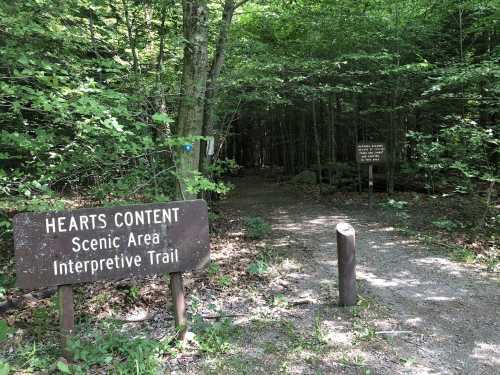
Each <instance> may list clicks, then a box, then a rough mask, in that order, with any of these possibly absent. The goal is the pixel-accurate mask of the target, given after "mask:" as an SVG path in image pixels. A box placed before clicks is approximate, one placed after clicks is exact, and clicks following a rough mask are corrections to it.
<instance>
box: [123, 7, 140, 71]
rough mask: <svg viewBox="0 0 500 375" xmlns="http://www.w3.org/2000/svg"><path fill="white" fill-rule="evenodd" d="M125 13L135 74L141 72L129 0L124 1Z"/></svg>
mask: <svg viewBox="0 0 500 375" xmlns="http://www.w3.org/2000/svg"><path fill="white" fill-rule="evenodd" d="M122 4H123V11H124V13H125V22H126V24H127V36H128V43H129V46H130V50H131V51H132V69H133V70H134V73H137V72H138V71H139V59H138V57H137V49H136V41H135V37H134V35H133V30H132V29H133V28H132V21H131V20H130V15H129V10H128V4H127V0H122Z"/></svg>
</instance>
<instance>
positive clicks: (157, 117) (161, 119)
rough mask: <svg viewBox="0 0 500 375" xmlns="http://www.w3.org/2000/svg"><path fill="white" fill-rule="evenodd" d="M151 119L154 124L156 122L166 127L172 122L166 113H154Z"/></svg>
mask: <svg viewBox="0 0 500 375" xmlns="http://www.w3.org/2000/svg"><path fill="white" fill-rule="evenodd" d="M152 118H153V121H154V122H156V123H157V124H161V125H168V124H170V123H172V122H173V121H174V120H173V119H172V118H171V117H170V116H169V115H167V114H166V113H155V114H154V115H153V117H152Z"/></svg>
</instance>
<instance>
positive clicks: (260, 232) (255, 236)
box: [245, 216, 272, 240]
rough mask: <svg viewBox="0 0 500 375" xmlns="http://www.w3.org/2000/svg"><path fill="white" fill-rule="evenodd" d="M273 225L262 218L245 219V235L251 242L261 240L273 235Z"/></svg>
mask: <svg viewBox="0 0 500 375" xmlns="http://www.w3.org/2000/svg"><path fill="white" fill-rule="evenodd" d="M271 230H272V228H271V224H269V223H267V222H266V221H265V220H264V219H263V218H261V217H258V216H256V217H249V218H247V219H245V234H246V237H248V238H250V239H251V240H259V239H261V238H264V237H265V236H266V235H268V234H269V233H271Z"/></svg>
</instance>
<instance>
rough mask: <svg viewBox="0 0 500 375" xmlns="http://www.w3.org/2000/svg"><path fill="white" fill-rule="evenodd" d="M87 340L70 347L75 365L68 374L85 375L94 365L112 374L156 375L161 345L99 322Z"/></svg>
mask: <svg viewBox="0 0 500 375" xmlns="http://www.w3.org/2000/svg"><path fill="white" fill-rule="evenodd" d="M87 336H88V338H82V339H75V340H73V341H72V342H71V344H70V349H71V351H72V353H73V356H74V360H75V361H76V364H75V365H71V366H70V370H71V371H72V373H75V374H86V373H88V371H89V370H90V369H91V368H92V367H93V366H95V365H97V366H102V367H104V368H106V369H108V370H107V371H109V372H110V373H116V374H124V375H125V374H131V375H132V374H134V375H135V374H151V375H153V374H156V373H157V371H158V368H159V361H158V356H159V355H160V353H161V351H162V346H163V344H162V343H161V342H158V341H156V340H151V339H148V338H146V337H143V336H142V335H136V333H135V332H122V331H121V330H120V329H119V326H117V325H116V324H114V323H113V322H103V323H102V324H100V326H99V328H98V329H95V330H91V332H89V334H88V335H87Z"/></svg>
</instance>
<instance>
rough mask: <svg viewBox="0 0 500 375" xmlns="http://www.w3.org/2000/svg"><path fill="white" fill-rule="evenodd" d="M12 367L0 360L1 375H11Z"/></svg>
mask: <svg viewBox="0 0 500 375" xmlns="http://www.w3.org/2000/svg"><path fill="white" fill-rule="evenodd" d="M9 373H10V366H9V364H8V363H6V362H4V361H1V360H0V375H9Z"/></svg>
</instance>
